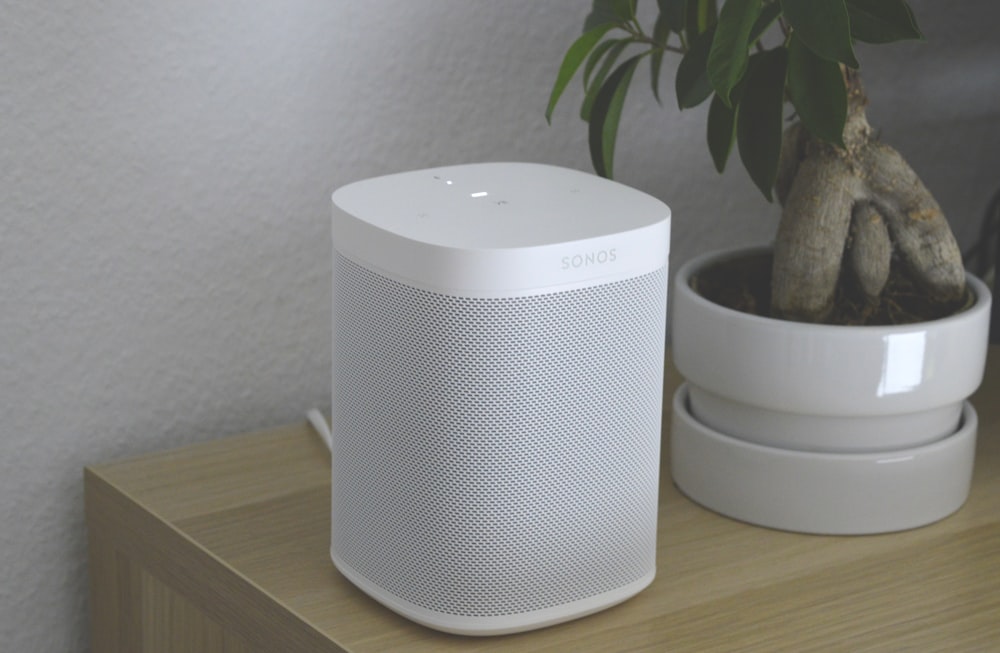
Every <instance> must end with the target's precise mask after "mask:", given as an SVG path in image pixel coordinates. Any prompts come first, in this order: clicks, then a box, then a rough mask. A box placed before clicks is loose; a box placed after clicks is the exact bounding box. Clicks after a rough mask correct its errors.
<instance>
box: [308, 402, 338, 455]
mask: <svg viewBox="0 0 1000 653" xmlns="http://www.w3.org/2000/svg"><path fill="white" fill-rule="evenodd" d="M306 418H307V419H308V420H309V423H310V424H312V427H313V428H314V429H316V433H318V434H319V437H321V438H322V439H323V442H324V443H325V444H326V448H327V449H329V450H330V451H333V434H332V433H331V432H330V425H329V424H327V422H326V418H325V417H323V413H321V412H319V411H318V410H316V409H315V408H313V409H311V410H310V411H309V412H307V413H306Z"/></svg>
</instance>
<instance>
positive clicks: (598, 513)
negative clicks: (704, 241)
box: [333, 254, 666, 617]
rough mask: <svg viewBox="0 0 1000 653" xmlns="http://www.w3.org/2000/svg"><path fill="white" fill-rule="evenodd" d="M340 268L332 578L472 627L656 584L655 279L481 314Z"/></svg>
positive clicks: (496, 306) (660, 298)
mask: <svg viewBox="0 0 1000 653" xmlns="http://www.w3.org/2000/svg"><path fill="white" fill-rule="evenodd" d="M335 259H336V260H335V265H336V275H335V280H336V281H335V283H336V286H335V297H336V299H335V308H336V310H335V321H334V334H335V339H334V369H335V374H334V398H335V399H334V417H333V424H334V428H335V446H334V454H333V460H334V467H333V483H334V487H333V549H334V552H335V554H336V555H337V557H338V558H339V560H340V561H341V562H342V564H347V565H349V566H350V567H351V568H352V569H353V570H354V572H355V573H358V574H360V575H362V576H364V577H365V578H367V579H368V580H369V581H371V582H372V583H374V584H375V585H377V586H378V587H380V588H382V589H383V590H385V591H388V592H390V593H392V594H394V595H396V596H398V597H400V598H403V599H405V600H407V601H410V602H411V603H413V604H416V605H418V606H421V607H424V608H426V609H429V610H434V611H437V612H441V613H446V614H453V615H463V616H476V617H488V616H500V615H509V614H518V613H524V612H530V611H534V610H540V609H543V608H547V607H552V606H557V605H561V604H565V603H568V602H571V601H575V600H578V599H584V598H588V597H591V596H596V595H598V594H601V593H603V592H607V591H611V590H614V589H616V588H619V587H622V586H624V585H627V584H629V583H632V582H634V581H637V580H638V579H640V578H642V577H643V576H645V575H647V574H648V573H650V572H651V571H652V570H653V569H654V567H655V537H656V509H657V506H656V502H657V483H658V472H659V439H660V406H661V391H662V360H663V359H662V354H663V337H664V334H663V327H664V320H665V313H666V270H665V269H661V270H659V271H657V272H655V273H652V274H648V275H645V276H641V277H635V278H632V279H628V280H624V281H619V282H614V283H608V284H604V285H598V286H593V287H588V288H584V289H580V290H572V291H566V292H556V293H551V294H545V295H539V296H531V297H512V298H499V299H481V298H463V297H457V296H450V295H443V294H436V293H432V292H426V291H422V290H419V289H416V288H413V287H410V286H407V285H405V284H401V283H398V282H395V281H393V280H390V279H387V278H385V277H383V276H380V275H378V274H376V273H373V272H372V271H370V270H368V269H366V268H364V267H361V266H359V265H357V264H355V263H353V262H351V261H349V260H347V259H346V258H344V257H342V256H340V255H339V254H338V255H336V256H335Z"/></svg>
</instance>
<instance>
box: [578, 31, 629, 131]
mask: <svg viewBox="0 0 1000 653" xmlns="http://www.w3.org/2000/svg"><path fill="white" fill-rule="evenodd" d="M629 42H630V40H629V39H620V40H618V41H615V43H614V45H612V46H611V48H609V50H608V54H607V56H605V57H604V61H603V62H601V67H600V68H599V69H598V70H597V74H596V75H594V77H593V79H591V80H590V83H589V84H588V85H587V93H586V95H585V96H584V97H583V104H581V105H580V118H582V119H583V120H584V121H589V120H590V112H591V109H592V108H593V106H594V100H595V99H596V98H597V94H598V92H599V91H600V90H601V87H602V86H603V85H604V80H605V79H606V78H607V76H608V73H609V72H611V68H612V66H614V65H615V62H616V61H618V57H620V56H621V53H622V51H623V50H625V46H627V45H628V44H629Z"/></svg>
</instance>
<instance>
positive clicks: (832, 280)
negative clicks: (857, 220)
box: [771, 148, 860, 322]
mask: <svg viewBox="0 0 1000 653" xmlns="http://www.w3.org/2000/svg"><path fill="white" fill-rule="evenodd" d="M859 192H860V185H859V183H858V179H857V177H856V176H855V175H854V174H852V172H851V169H850V167H849V166H848V165H847V162H846V161H845V160H844V158H843V157H841V156H838V155H837V154H836V153H835V152H833V151H832V150H830V149H827V148H825V149H822V150H819V151H817V152H814V153H812V154H810V155H809V156H807V157H806V159H805V160H804V161H802V163H801V164H799V169H798V174H796V175H795V180H794V181H793V183H792V186H791V189H790V190H789V191H788V197H787V198H786V200H785V210H784V213H783V214H782V218H781V223H780V225H779V226H778V237H777V240H776V241H775V245H774V271H773V274H772V278H771V310H772V312H773V313H774V314H775V315H777V316H779V317H783V318H786V319H791V320H799V321H803V322H821V321H823V320H824V319H825V318H826V316H827V315H829V313H830V310H831V309H832V308H833V298H834V293H835V291H836V287H837V280H838V279H839V278H840V266H841V259H842V258H843V255H844V242H845V241H846V240H847V234H848V228H849V227H850V222H851V207H852V206H853V205H854V201H855V199H856V198H857V197H858V196H859Z"/></svg>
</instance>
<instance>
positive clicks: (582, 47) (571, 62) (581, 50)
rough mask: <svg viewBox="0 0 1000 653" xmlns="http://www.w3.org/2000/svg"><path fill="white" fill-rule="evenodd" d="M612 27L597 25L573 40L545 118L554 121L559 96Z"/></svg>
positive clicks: (560, 70) (554, 85) (553, 86)
mask: <svg viewBox="0 0 1000 653" xmlns="http://www.w3.org/2000/svg"><path fill="white" fill-rule="evenodd" d="M611 27H612V26H611V25H601V26H599V27H595V28H594V29H592V30H590V31H589V32H584V34H583V36H581V37H580V38H578V39H577V40H576V41H573V45H571V46H569V50H567V51H566V56H565V57H563V61H562V65H560V66H559V74H558V75H556V82H555V84H553V85H552V94H551V95H550V96H549V106H548V108H547V109H546V110H545V120H547V121H548V122H549V124H551V123H552V112H553V111H554V110H555V108H556V103H557V102H559V97H560V96H561V95H562V93H563V91H565V90H566V86H567V85H568V84H569V80H571V79H572V78H573V75H575V74H576V71H577V69H578V68H579V67H580V64H581V63H583V59H584V57H586V56H587V53H588V52H590V50H591V49H592V48H593V47H594V46H595V45H597V42H598V41H600V40H601V38H602V37H603V36H604V35H605V34H606V33H607V32H608V30H610V29H611Z"/></svg>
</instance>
